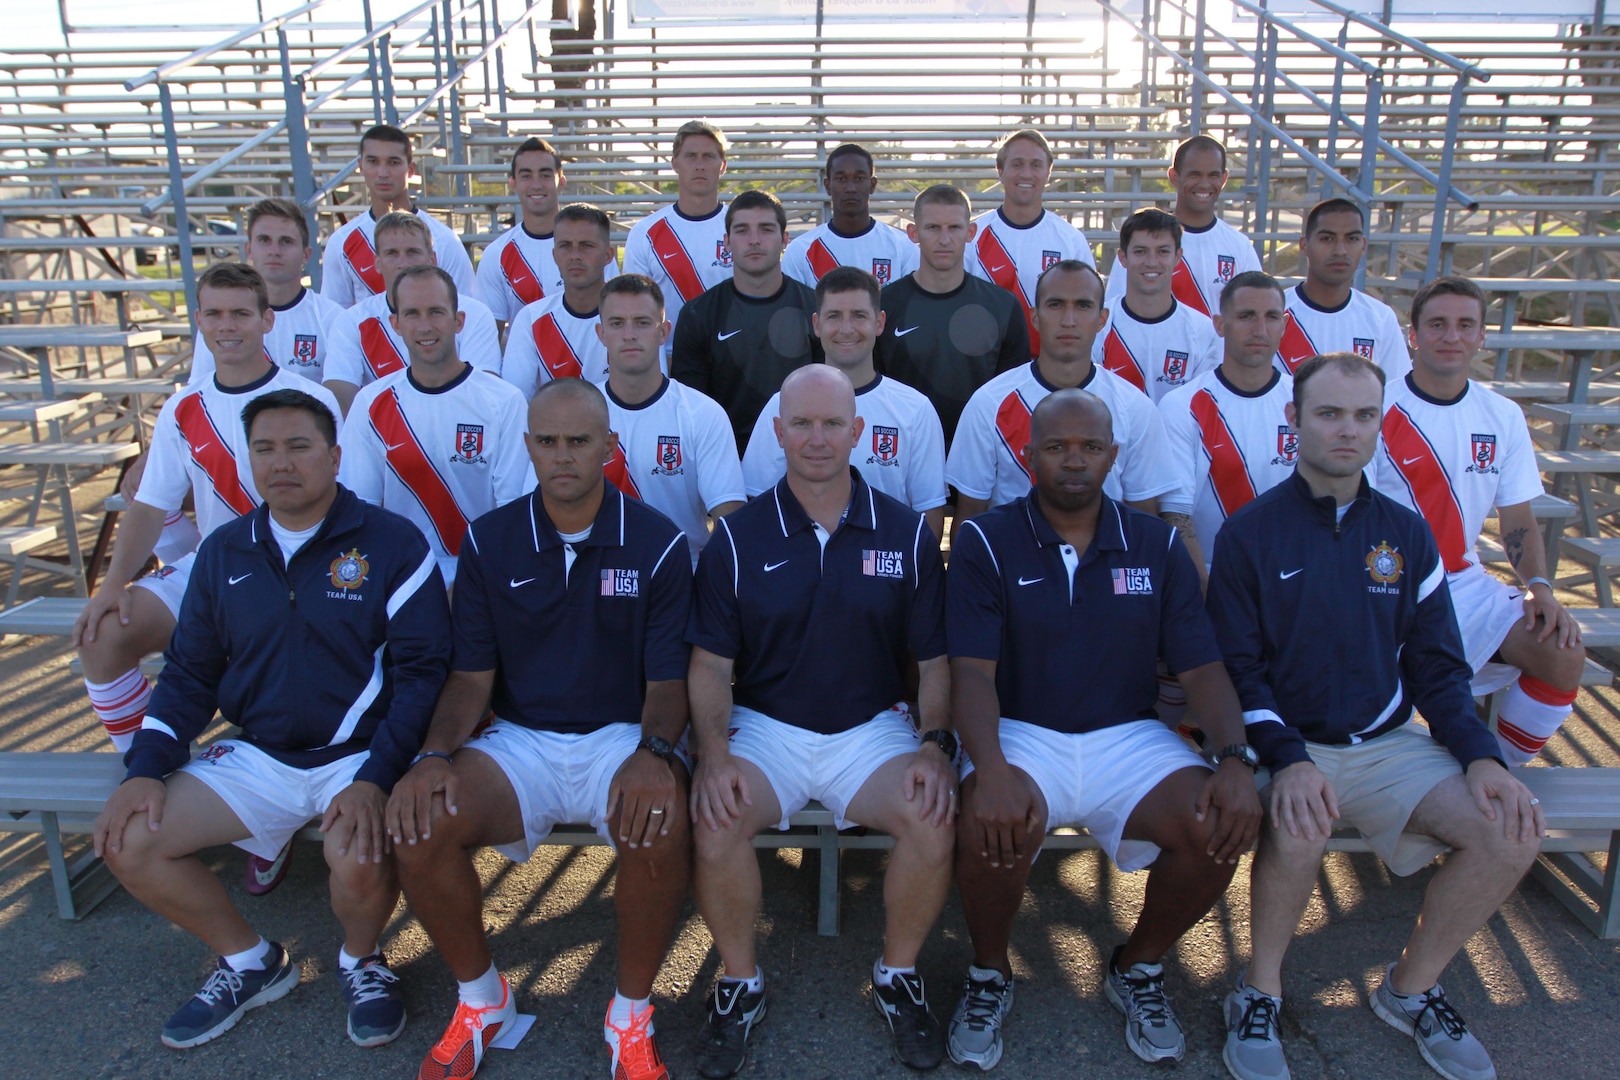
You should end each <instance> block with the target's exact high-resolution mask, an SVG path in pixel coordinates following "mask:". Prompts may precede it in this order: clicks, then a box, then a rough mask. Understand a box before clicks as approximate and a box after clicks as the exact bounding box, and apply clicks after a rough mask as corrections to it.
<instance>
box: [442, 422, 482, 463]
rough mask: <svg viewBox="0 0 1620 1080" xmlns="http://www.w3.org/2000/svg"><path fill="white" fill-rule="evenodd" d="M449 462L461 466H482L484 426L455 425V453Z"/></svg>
mask: <svg viewBox="0 0 1620 1080" xmlns="http://www.w3.org/2000/svg"><path fill="white" fill-rule="evenodd" d="M450 460H451V461H454V462H456V463H458V464H461V465H482V464H483V463H484V461H485V460H486V459H485V457H484V425H483V424H457V425H456V451H455V453H453V454H451V455H450Z"/></svg>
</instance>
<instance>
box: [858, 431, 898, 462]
mask: <svg viewBox="0 0 1620 1080" xmlns="http://www.w3.org/2000/svg"><path fill="white" fill-rule="evenodd" d="M866 463H867V464H868V465H898V464H900V429H899V428H897V427H884V426H883V425H882V424H873V425H872V456H871V457H869V458H867V459H866Z"/></svg>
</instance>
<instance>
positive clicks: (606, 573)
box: [388, 379, 692, 1080]
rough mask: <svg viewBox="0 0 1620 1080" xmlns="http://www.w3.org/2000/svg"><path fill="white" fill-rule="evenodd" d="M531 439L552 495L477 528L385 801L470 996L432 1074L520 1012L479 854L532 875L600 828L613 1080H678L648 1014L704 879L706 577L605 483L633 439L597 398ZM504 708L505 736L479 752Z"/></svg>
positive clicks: (399, 844)
mask: <svg viewBox="0 0 1620 1080" xmlns="http://www.w3.org/2000/svg"><path fill="white" fill-rule="evenodd" d="M526 439H527V441H528V446H529V456H530V458H531V459H532V460H533V462H534V471H535V476H536V477H537V478H538V479H539V487H538V488H537V489H536V490H535V491H534V492H532V493H531V494H530V495H529V496H528V497H527V498H523V499H519V500H517V501H516V502H512V503H508V504H507V505H505V506H503V507H501V508H499V509H497V510H493V511H491V512H490V513H488V514H485V515H484V516H483V517H481V518H479V519H478V520H477V521H475V522H473V523H472V525H471V526H470V527H469V528H468V529H467V538H466V541H465V542H464V543H463V544H462V546H461V558H460V567H459V570H458V572H457V574H456V602H455V609H454V613H453V625H454V638H455V641H454V648H455V651H454V656H453V659H452V662H451V672H450V678H449V681H448V682H446V683H445V688H444V693H443V694H442V695H441V696H440V698H439V704H438V709H437V710H436V712H435V713H434V716H433V724H432V727H431V728H430V729H429V730H428V734H427V738H426V739H425V740H424V742H423V744H422V746H423V750H422V753H421V754H419V755H418V756H417V759H416V761H415V762H414V763H413V765H412V767H411V770H410V772H408V773H407V774H406V775H405V777H404V778H403V779H402V780H401V781H400V783H399V785H398V787H396V788H395V790H394V798H393V799H392V800H391V801H390V802H389V804H388V831H389V834H390V835H391V836H392V837H393V839H394V845H395V848H394V849H395V851H396V852H398V859H399V864H400V881H401V883H402V884H403V885H404V887H405V896H406V898H407V899H408V900H409V901H410V904H411V910H412V912H414V913H415V915H416V916H417V918H419V919H421V920H422V926H423V927H424V928H425V929H426V930H427V932H428V935H429V936H430V937H432V938H433V942H434V944H435V945H437V946H438V949H439V953H440V955H442V956H443V957H444V960H445V963H446V964H447V965H449V967H450V970H451V972H452V973H453V974H454V975H455V977H456V979H457V981H458V983H459V995H458V996H459V998H460V1003H459V1004H458V1005H457V1007H456V1013H455V1016H454V1017H453V1018H452V1019H451V1021H450V1026H449V1027H448V1028H446V1029H445V1033H444V1035H443V1037H442V1038H440V1040H439V1042H438V1043H437V1044H436V1045H435V1046H434V1047H433V1049H432V1050H431V1051H429V1053H428V1055H427V1057H426V1058H425V1059H424V1060H423V1061H422V1067H421V1070H420V1072H419V1073H418V1076H419V1077H420V1078H421V1080H445V1078H451V1077H455V1078H463V1077H469V1076H472V1075H473V1073H474V1072H476V1071H477V1069H478V1066H479V1064H480V1063H481V1062H482V1061H483V1057H484V1051H485V1050H486V1049H487V1048H488V1046H489V1044H490V1043H491V1042H493V1041H494V1040H495V1038H496V1037H497V1036H498V1035H499V1034H500V1032H501V1030H502V1029H504V1028H506V1027H509V1026H510V1025H511V1024H512V1022H513V1020H514V1019H515V1018H516V1016H517V1008H516V1004H515V1002H514V1001H513V994H512V988H511V986H510V985H509V984H508V983H507V982H506V980H505V979H504V978H502V977H501V974H500V972H499V971H498V970H496V967H495V964H494V961H493V959H492V958H491V956H490V949H489V942H488V940H487V939H486V938H485V936H484V923H483V889H482V885H481V884H480V882H479V879H478V874H477V872H476V871H475V870H474V868H473V863H472V852H473V849H475V848H479V847H484V846H486V845H492V846H494V847H495V848H496V849H497V850H498V851H500V852H502V853H503V854H505V855H506V856H507V857H509V858H512V859H516V860H524V859H527V858H528V857H529V856H530V855H531V854H533V853H534V849H535V848H536V847H537V846H539V844H540V843H541V841H543V840H544V839H545V837H546V834H547V833H549V832H550V831H551V829H552V828H553V827H554V826H556V825H559V824H564V823H567V822H573V821H588V822H590V823H591V824H592V825H593V826H595V828H596V830H597V832H598V833H600V834H601V836H602V838H603V839H604V840H606V841H608V842H609V843H611V844H613V845H614V846H615V847H617V848H618V851H619V878H618V882H617V884H616V886H615V887H614V890H613V902H614V908H615V911H616V913H617V915H618V948H619V957H618V959H619V981H618V993H617V994H616V995H615V996H614V998H613V1002H612V1004H611V1005H609V1007H608V1012H607V1018H606V1020H605V1021H604V1024H603V1037H604V1038H605V1039H606V1040H607V1043H608V1046H609V1048H610V1049H611V1050H612V1051H613V1065H612V1068H613V1070H614V1071H613V1073H612V1075H613V1077H614V1078H615V1080H667V1077H668V1072H667V1071H666V1070H665V1068H664V1064H663V1061H662V1060H661V1059H660V1057H659V1054H658V1047H657V1044H656V1043H655V1042H654V1041H653V1034H654V1028H653V1023H652V1017H653V1007H652V1005H651V1003H650V1002H649V1000H648V998H649V995H650V994H651V992H652V985H653V979H654V978H655V977H656V976H657V974H658V967H659V965H660V964H661V963H663V959H664V953H665V952H666V951H667V949H668V947H669V942H670V938H671V937H672V936H673V935H674V932H675V923H676V921H677V919H679V917H680V913H681V907H682V905H683V903H684V902H685V900H686V883H687V877H688V874H689V868H690V863H691V841H690V836H691V832H690V829H689V828H688V826H687V823H686V816H685V814H684V812H683V811H684V810H685V798H686V776H687V770H686V765H685V764H684V762H683V761H682V759H681V758H680V756H679V755H678V753H677V751H676V749H675V746H676V744H677V743H678V742H679V741H680V740H681V737H682V733H683V732H684V731H685V730H686V682H685V679H686V663H687V648H686V643H685V641H684V640H683V637H684V634H685V628H686V618H687V614H688V610H689V608H690V605H691V597H692V564H691V562H690V561H689V557H688V555H687V546H686V537H685V536H684V535H683V534H682V533H681V531H680V530H679V529H677V528H676V527H675V526H674V525H673V524H671V523H670V521H669V519H668V518H666V517H664V516H663V515H661V514H659V513H658V512H657V511H656V510H653V509H651V508H649V507H648V506H646V505H645V504H643V503H641V502H638V501H636V500H635V499H631V498H628V497H626V496H624V495H623V494H621V493H620V492H619V491H618V490H616V489H615V488H613V487H612V486H611V485H608V484H607V483H606V481H605V479H604V477H603V473H602V466H603V463H604V462H605V461H607V460H608V459H609V458H610V457H612V456H613V452H614V449H615V447H616V445H617V442H616V440H615V439H614V436H613V434H612V433H611V432H610V431H609V429H608V409H607V401H606V400H605V399H604V398H603V397H602V392H601V391H600V390H598V389H597V388H596V387H595V386H593V385H592V384H591V383H589V382H586V381H585V380H584V379H556V380H553V381H552V382H548V383H545V384H543V385H542V386H541V387H540V389H539V391H538V392H537V393H536V394H535V396H534V400H533V401H531V402H530V404H529V432H528V434H527V435H526ZM491 707H493V708H494V711H495V716H496V720H495V723H494V725H493V726H491V727H489V728H487V729H485V730H484V731H483V732H481V733H480V734H478V735H477V736H476V737H474V736H473V731H474V729H475V728H476V727H477V726H478V724H479V723H480V722H481V721H482V720H483V719H484V717H485V716H486V715H487V713H488V711H489V709H490V708H491Z"/></svg>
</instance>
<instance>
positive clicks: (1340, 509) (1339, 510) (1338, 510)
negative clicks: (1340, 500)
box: [1333, 502, 1355, 525]
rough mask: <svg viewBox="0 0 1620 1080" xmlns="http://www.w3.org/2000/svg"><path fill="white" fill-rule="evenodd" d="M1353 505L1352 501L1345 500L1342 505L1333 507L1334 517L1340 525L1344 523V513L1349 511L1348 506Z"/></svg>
mask: <svg viewBox="0 0 1620 1080" xmlns="http://www.w3.org/2000/svg"><path fill="white" fill-rule="evenodd" d="M1354 505H1355V503H1353V502H1347V503H1345V504H1344V505H1343V506H1336V507H1334V508H1333V514H1334V517H1335V519H1336V520H1337V521H1338V522H1339V523H1340V524H1341V525H1342V524H1344V515H1346V514H1348V513H1349V512H1350V508H1351V507H1352V506H1354Z"/></svg>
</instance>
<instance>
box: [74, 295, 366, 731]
mask: <svg viewBox="0 0 1620 1080" xmlns="http://www.w3.org/2000/svg"><path fill="white" fill-rule="evenodd" d="M274 324H275V313H274V312H272V311H271V310H270V297H269V293H268V290H267V289H266V288H265V284H264V278H262V277H260V276H259V272H258V271H257V270H254V269H253V268H252V267H250V266H243V265H241V264H240V263H220V264H217V265H215V266H211V267H209V268H208V269H207V270H206V271H204V272H203V274H202V276H201V277H199V278H198V279H197V330H198V332H199V333H201V334H202V335H203V337H204V339H205V340H206V341H207V342H208V345H209V348H210V349H211V350H212V352H213V354H214V360H215V362H216V364H217V365H218V366H217V368H216V370H215V372H214V377H213V378H212V379H209V380H208V381H207V382H204V383H202V384H201V385H198V386H188V387H186V388H185V389H184V390H182V391H181V392H180V393H178V394H176V395H174V396H173V397H171V398H170V399H169V400H168V401H167V402H165V403H164V405H163V411H162V413H160V414H159V416H158V420H157V425H156V426H155V427H154V428H153V430H152V445H151V450H150V453H149V456H148V458H147V463H146V472H145V473H144V474H143V475H142V477H141V487H140V490H139V492H138V493H137V494H136V496H135V499H134V501H132V502H131V503H130V504H129V509H128V510H126V511H125V512H124V520H123V521H122V522H120V523H119V526H118V540H117V543H116V544H114V545H113V553H112V561H111V562H110V563H109V565H108V567H107V573H106V575H105V576H104V577H103V578H102V579H101V587H100V588H99V589H97V590H96V594H95V595H94V596H92V597H91V598H90V599H89V601H88V602H87V603H86V604H85V606H84V610H83V611H82V612H80V613H79V618H78V620H77V621H76V622H74V624H73V644H74V647H75V648H77V649H78V651H79V661H80V663H82V664H83V665H84V685H85V688H86V689H87V690H88V691H89V693H90V707H91V708H92V709H93V710H94V711H95V714H96V716H97V717H98V718H99V719H100V720H101V723H102V726H103V727H105V728H106V729H107V734H108V735H109V736H110V737H111V738H112V741H113V745H114V746H116V747H117V748H118V749H119V750H120V751H124V750H128V749H129V746H130V742H131V740H132V739H133V738H134V736H135V732H136V731H138V730H140V726H141V720H142V719H143V718H144V717H145V715H146V703H147V700H148V699H149V698H150V697H151V696H152V687H151V685H150V684H149V683H148V682H147V681H146V676H144V675H142V674H141V669H140V662H141V659H142V657H145V656H147V655H149V654H151V653H155V652H161V651H162V650H163V649H164V647H165V646H166V645H168V643H169V635H170V634H172V633H173V632H174V624H175V619H176V618H177V617H178V616H179V612H180V600H181V597H183V596H184V595H185V591H186V581H187V578H188V576H189V575H190V573H191V565H192V560H193V559H194V558H195V554H194V553H193V554H191V555H186V556H183V557H181V558H180V559H178V560H177V561H175V562H172V563H169V564H168V565H167V566H164V567H163V568H162V569H161V570H158V571H157V572H156V573H154V574H151V575H149V576H148V577H144V578H142V579H141V580H140V581H137V582H135V583H134V586H131V585H130V579H131V578H133V577H135V575H136V574H138V573H140V570H141V567H143V566H144V565H146V560H147V559H148V558H150V557H151V555H152V549H153V547H154V545H155V544H156V543H157V539H158V536H159V534H160V533H162V531H163V522H164V519H165V518H166V517H167V516H168V515H169V514H170V513H171V512H173V511H176V510H179V509H180V505H181V503H183V502H184V501H185V497H186V495H187V493H190V494H192V495H193V496H194V499H195V502H196V507H197V524H198V526H199V528H200V530H201V532H202V535H203V536H204V537H207V536H208V534H209V533H211V532H213V531H214V530H215V529H216V528H218V527H219V526H221V525H223V524H225V523H226V522H228V521H234V520H235V519H236V518H237V517H238V516H239V515H242V514H246V513H249V512H251V511H252V510H253V508H254V507H256V506H258V505H259V499H258V497H257V496H256V495H255V494H254V490H255V489H254V486H253V474H252V470H251V469H250V467H249V462H248V453H247V432H246V430H245V429H244V428H243V427H242V408H243V406H245V405H246V404H247V403H248V402H250V401H252V400H253V399H254V398H256V397H258V396H259V395H261V394H268V393H270V392H271V391H273V390H304V391H306V392H307V393H310V394H312V395H314V396H315V397H316V398H317V399H319V400H320V401H321V402H322V403H323V404H325V405H327V406H328V407H329V408H331V409H332V410H333V413H334V414H335V413H336V412H337V401H336V400H335V399H334V398H333V397H332V395H331V394H330V393H329V392H327V391H326V390H325V389H324V388H322V387H319V386H314V385H312V384H311V383H310V381H309V380H308V379H305V378H304V377H302V376H300V375H294V374H292V373H291V372H289V371H287V370H286V369H285V368H279V367H277V366H276V365H274V364H272V363H271V362H270V361H269V359H267V358H266V356H265V354H264V338H265V335H266V334H268V333H269V332H270V329H271V327H272V326H273V325H274Z"/></svg>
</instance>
